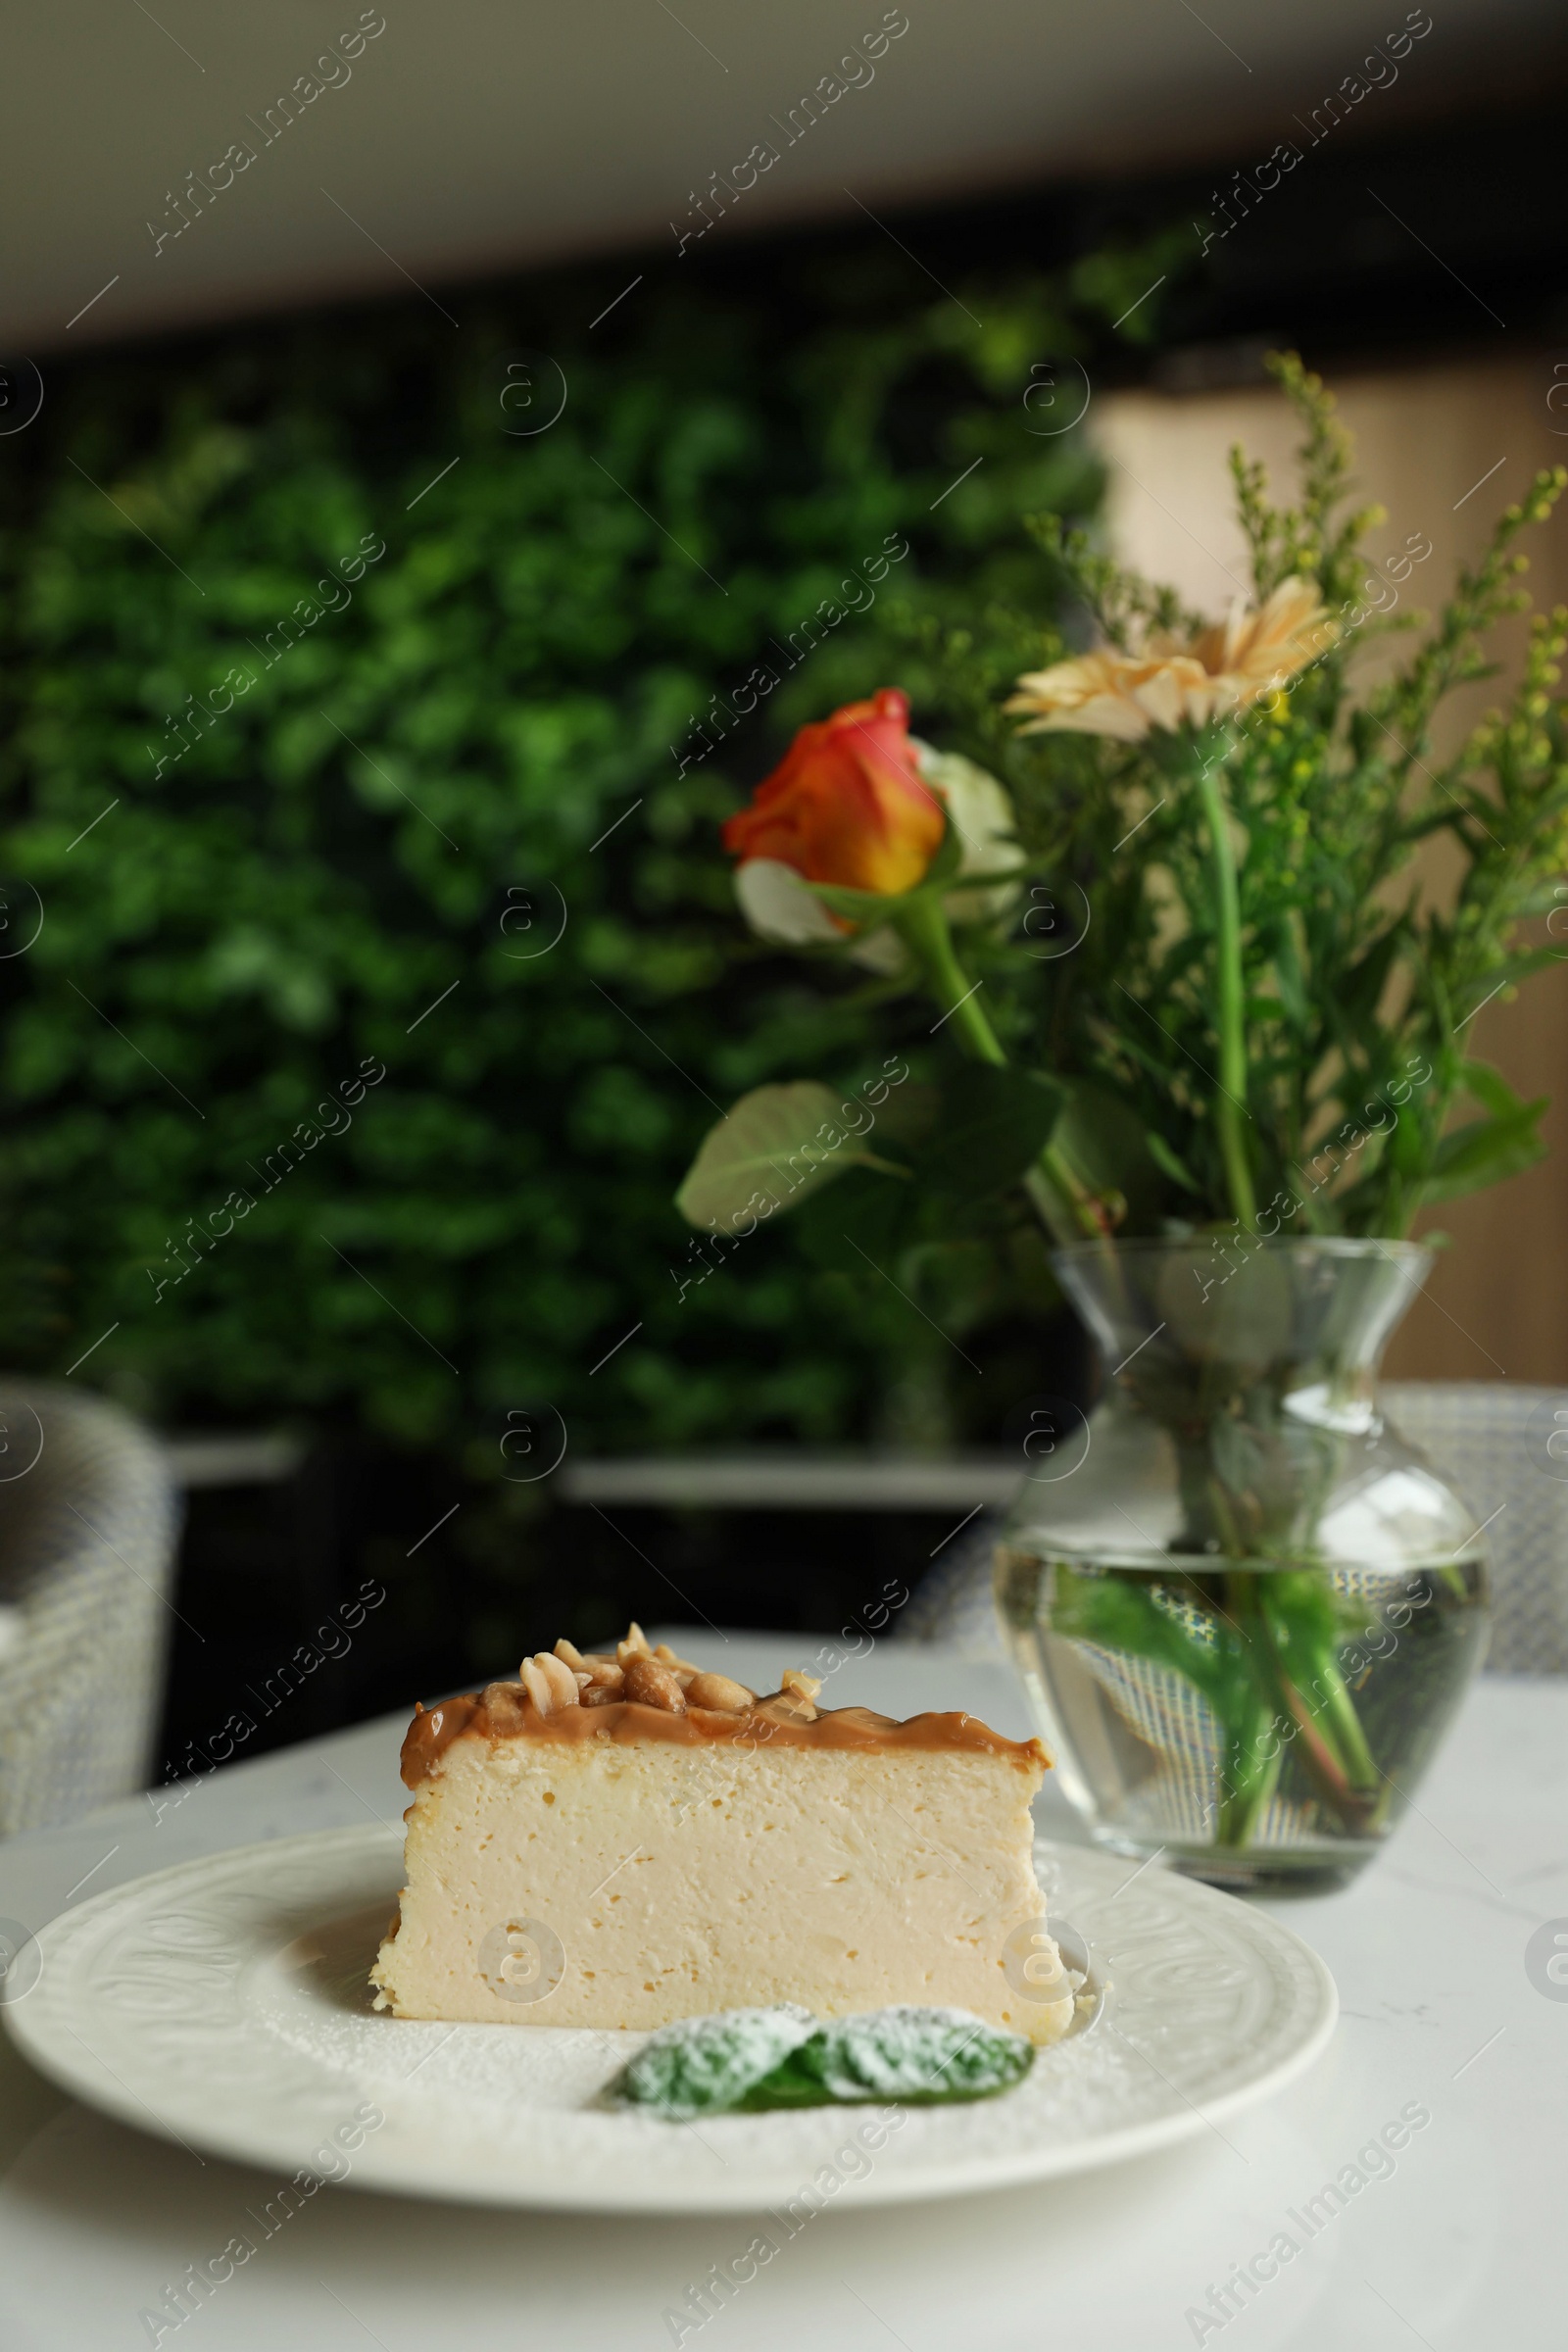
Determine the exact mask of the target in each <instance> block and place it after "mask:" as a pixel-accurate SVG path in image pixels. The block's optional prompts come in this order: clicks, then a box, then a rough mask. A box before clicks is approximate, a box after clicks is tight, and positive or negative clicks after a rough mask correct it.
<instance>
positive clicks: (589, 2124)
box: [3, 1825, 1339, 2213]
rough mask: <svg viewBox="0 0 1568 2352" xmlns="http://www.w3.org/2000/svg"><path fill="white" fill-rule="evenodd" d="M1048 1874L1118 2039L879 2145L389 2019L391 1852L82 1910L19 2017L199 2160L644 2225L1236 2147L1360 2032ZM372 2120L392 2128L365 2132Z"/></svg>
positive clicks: (1131, 1901) (1212, 1905) (1239, 1933)
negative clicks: (653, 2107)
mask: <svg viewBox="0 0 1568 2352" xmlns="http://www.w3.org/2000/svg"><path fill="white" fill-rule="evenodd" d="M1037 1864H1038V1868H1039V1872H1040V1883H1041V1885H1042V1887H1044V1888H1045V1890H1046V1894H1047V1900H1048V1907H1049V1910H1050V1912H1051V1915H1052V1920H1053V1924H1054V1925H1056V1924H1058V1923H1060V1922H1064V1921H1065V1922H1070V1923H1071V1926H1072V1928H1073V1929H1074V1930H1076V1932H1077V1935H1078V1936H1079V1937H1081V1938H1082V1939H1083V1941H1084V1943H1085V1944H1086V1945H1087V1947H1088V1952H1089V1958H1090V1972H1091V1974H1090V1982H1091V1986H1092V1988H1094V1989H1097V1990H1099V1991H1100V1992H1101V1993H1102V1995H1103V1997H1102V2000H1101V2002H1100V2006H1099V2009H1098V2011H1097V2013H1096V2014H1095V2016H1094V2019H1093V2022H1092V2023H1091V2024H1090V2025H1089V2027H1088V2028H1087V2029H1086V2030H1081V2031H1079V2032H1077V2033H1076V2034H1073V2035H1071V2036H1069V2038H1068V2039H1067V2040H1065V2041H1063V2042H1060V2043H1058V2044H1056V2045H1055V2046H1054V2048H1052V2049H1049V2050H1044V2051H1042V2052H1041V2054H1040V2056H1039V2057H1038V2059H1037V2060H1036V2062H1035V2065H1034V2067H1033V2069H1032V2070H1031V2072H1030V2074H1029V2076H1028V2078H1027V2079H1026V2081H1025V2082H1023V2083H1022V2084H1020V2086H1019V2087H1018V2088H1017V2089H1016V2090H1014V2091H1011V2092H1009V2093H1007V2094H1006V2095H1005V2096H1004V2097H1001V2098H996V2099H986V2100H980V2101H977V2102H975V2103H973V2104H970V2105H963V2106H954V2107H915V2108H903V2109H896V2110H892V2111H891V2113H892V2114H893V2116H894V2118H895V2119H896V2120H895V2122H894V2125H893V2128H892V2129H891V2130H883V2131H881V2133H880V2135H879V2133H878V2131H877V2130H876V2129H875V2125H874V2122H872V2120H871V2119H875V2118H876V2117H878V2116H880V2115H881V2114H883V2113H884V2111H883V2110H880V2109H875V2108H827V2109H824V2108H817V2109H807V2110H803V2111H797V2112H793V2113H782V2114H774V2115H749V2116H717V2117H705V2118H704V2119H703V2121H702V2123H701V2124H700V2125H695V2124H693V2125H678V2124H668V2123H663V2122H661V2121H659V2120H657V2119H656V2118H654V2117H650V2116H643V2115H628V2114H617V2113H613V2112H611V2111H609V2110H606V2109H603V2108H601V2107H598V2106H596V2105H595V2104H593V2102H594V2100H595V2097H596V2094H597V2093H598V2092H599V2090H600V2089H601V2088H602V2087H603V2085H604V2084H605V2083H606V2082H608V2081H609V2080H610V2078H611V2076H612V2075H613V2074H614V2073H615V2072H616V2071H617V2070H618V2069H619V2067H620V2066H622V2065H623V2064H624V2062H625V2060H626V2058H627V2057H628V2056H629V2055H630V2053H631V2052H632V2051H633V2050H634V2049H636V2048H637V2047H638V2046H639V2044H640V2041H641V2039H642V2038H643V2037H642V2036H640V2035H637V2034H594V2033H584V2032H577V2031H567V2030H563V2029H559V2028H551V2027H546V2026H533V2025H527V2026H471V2025H464V2026H448V2025H424V2024H417V2023H414V2022H412V2021H407V2020H402V2019H398V2018H392V2017H387V2016H380V2015H377V2014H375V2013H374V2012H373V2011H372V2010H371V2008H370V2005H369V1993H368V1986H367V1984H366V1974H367V1971H368V1968H369V1965H370V1962H371V1959H372V1958H373V1956H374V1952H375V1947H376V1944H377V1942H378V1940H379V1938H380V1936H381V1934H382V1932H383V1930H384V1928H385V1926H386V1922H387V1919H388V1917H389V1915H390V1913H391V1910H392V1907H393V1904H394V1901H395V1899H396V1895H397V1891H398V1888H399V1887H400V1885H401V1884H402V1877H403V1870H402V1839H401V1838H400V1837H399V1836H398V1835H396V1834H394V1833H389V1832H387V1831H384V1830H379V1829H375V1828H373V1827H371V1826H369V1825H367V1827H366V1828H365V1829H363V1830H361V1829H352V1830H329V1831H326V1832H323V1833H321V1834H319V1835H317V1836H313V1837H304V1838H280V1839H278V1840H277V1841H276V1842H274V1843H271V1844H267V1845H252V1846H242V1847H238V1848H236V1849H235V1850H233V1851H232V1852H229V1853H224V1854H216V1855H212V1856H209V1857H208V1858H207V1859H205V1860H203V1861H198V1862H188V1863H183V1864H181V1865H180V1866H179V1867H178V1868H177V1869H174V1870H166V1871H160V1872H159V1873H158V1874H157V1875H156V1876H155V1877H152V1878H145V1879H136V1880H134V1881H133V1882H131V1884H129V1885H128V1886H124V1887H115V1888H114V1889H113V1890H112V1891H111V1892H109V1893H107V1894H102V1895H99V1896H98V1897H97V1898H96V1899H95V1900H94V1901H92V1902H88V1903H83V1904H82V1905H81V1907H80V1909H79V1910H74V1911H71V1912H68V1913H66V1914H65V1915H63V1916H62V1917H61V1918H59V1919H57V1920H55V1921H54V1922H53V1923H52V1924H51V1925H50V1926H49V1927H47V1928H45V1929H44V1930H43V1932H42V1934H41V1936H40V1937H39V1944H40V1946H41V1972H40V1974H39V1977H38V1980H37V1982H36V1984H35V1985H33V1987H32V1989H31V1991H30V1992H29V1993H28V1994H27V1995H26V1997H25V1999H23V2000H20V2001H18V2002H16V2003H15V2004H14V2005H12V2006H9V2007H7V2008H6V2009H5V2010H4V2012H3V2014H4V2017H5V2021H6V2024H7V2026H8V2027H9V2029H10V2031H11V2033H12V2034H13V2036H14V2037H15V2039H16V2040H17V2042H18V2043H19V2044H20V2046H21V2048H22V2049H23V2051H24V2052H25V2055H26V2056H27V2057H28V2058H30V2059H31V2060H32V2062H33V2063H34V2065H36V2066H37V2067H39V2068H41V2070H42V2071H43V2072H44V2073H45V2074H47V2075H50V2076H52V2077H53V2078H54V2080H55V2081H56V2082H59V2083H62V2084H63V2085H64V2086H65V2088H66V2089H68V2090H70V2091H73V2092H74V2093H75V2094H76V2096H77V2097H79V2098H82V2099H85V2100H87V2101H89V2102H90V2104H92V2105H93V2106H95V2107H101V2108H103V2109H105V2110H106V2111H107V2112H108V2113H109V2114H111V2115H114V2116H117V2117H119V2118H120V2120H121V2121H122V2122H123V2123H127V2124H133V2125H136V2126H139V2127H140V2128H141V2129H143V2130H146V2131H159V2132H162V2133H163V2134H164V2135H165V2136H166V2137H168V2138H171V2139H175V2140H179V2141H181V2142H183V2143H185V2144H186V2145H188V2146H190V2147H191V2148H193V2149H204V2150H206V2151H208V2152H209V2153H216V2154H218V2155H220V2156H227V2157H231V2158H233V2159H235V2160H236V2161H238V2162H241V2163H246V2164H256V2165H263V2166H266V2167H269V2168H271V2169H274V2170H277V2171H281V2172H283V2173H292V2172H294V2171H296V2170H299V2169H302V2168H304V2169H307V2170H310V2171H313V2172H316V2173H318V2174H322V2173H324V2174H326V2175H327V2176H328V2177H330V2178H334V2179H338V2178H345V2177H346V2178H348V2179H351V2180H353V2181H354V2183H355V2185H356V2186H358V2187H361V2188H379V2189H388V2190H392V2191H396V2192H401V2193H403V2194H408V2195H419V2196H436V2197H449V2198H455V2199H458V2200H461V2201H464V2202H467V2203H473V2204H485V2205H528V2206H557V2207H564V2208H569V2209H572V2210H576V2211H582V2212H592V2211H602V2212H612V2211H613V2212H620V2213H719V2212H737V2211H738V2212H755V2211H758V2210H760V2209H761V2208H763V2207H769V2206H771V2207H784V2208H788V2207H789V2206H790V2205H791V2204H792V2203H795V2202H797V2201H799V2200H800V2199H801V2198H802V2197H803V2196H806V2197H808V2198H809V2197H811V2196H814V2197H815V2198H816V2200H817V2202H818V2204H820V2202H821V2201H823V2200H825V2199H828V2198H837V2197H838V2196H839V2195H840V2194H841V2193H842V2195H843V2197H844V2200H845V2202H846V2203H850V2202H857V2203H865V2204H893V2203H898V2202H901V2201H903V2200H905V2199H907V2198H914V2197H929V2196H939V2195H942V2196H947V2195H953V2194H957V2193H960V2192H963V2191H966V2190H973V2189H982V2188H992V2187H998V2186H1002V2185H1005V2184H1007V2183H1011V2182H1015V2181H1021V2180H1046V2179H1049V2178H1051V2177H1052V2176H1053V2175H1054V2174H1063V2173H1080V2172H1084V2171H1086V2170H1088V2169H1089V2168H1090V2167H1091V2166H1095V2165H1102V2164H1111V2163H1114V2162H1116V2161H1118V2160H1119V2159H1120V2158H1122V2157H1125V2156H1136V2155H1142V2154H1144V2153H1145V2152H1146V2151H1148V2150H1150V2149H1152V2148H1159V2147H1165V2146H1168V2145H1169V2144H1170V2143H1171V2142H1172V2141H1174V2140H1179V2139H1185V2138H1187V2137H1188V2136H1189V2135H1190V2134H1192V2133H1194V2132H1198V2131H1204V2130H1205V2129H1206V2128H1208V2127H1209V2126H1210V2125H1214V2126H1218V2125H1221V2124H1222V2123H1223V2122H1224V2120H1225V2118H1226V2117H1227V2116H1229V2115H1232V2114H1234V2113H1235V2112H1236V2110H1237V2109H1238V2108H1241V2107H1244V2106H1248V2105H1250V2104H1251V2103H1252V2102H1253V2101H1254V2100H1257V2099H1261V2098H1264V2097H1266V2096H1267V2095H1268V2094H1269V2093H1270V2092H1271V2091H1275V2090H1278V2089H1279V2088H1280V2087H1281V2086H1282V2084H1284V2083H1286V2082H1289V2081H1290V2080H1291V2079H1292V2078H1293V2077H1294V2076H1295V2075H1297V2074H1299V2072H1300V2071H1301V2069H1302V2068H1303V2067H1305V2066H1307V2065H1308V2064H1309V2063H1310V2062H1311V2060H1312V2059H1313V2058H1314V2057H1315V2056H1316V2054H1317V2053H1318V2051H1319V2050H1321V2049H1322V2047H1323V2045H1324V2043H1325V2042H1326V2041H1327V2039H1328V2037H1329V2035H1330V2034H1331V2033H1332V2032H1333V2030H1334V2021H1335V2018H1336V2016H1337V2014H1338V2009H1339V2002H1338V1997H1337V1995H1336V1993H1335V1989H1334V1982H1333V1979H1332V1978H1331V1977H1330V1975H1329V1973H1328V1970H1327V1969H1326V1968H1325V1967H1324V1965H1323V1963H1322V1961H1321V1960H1319V1959H1318V1957H1317V1955H1316V1954H1315V1953H1314V1952H1312V1951H1309V1950H1308V1948H1307V1946H1306V1945H1305V1944H1304V1943H1302V1942H1301V1941H1300V1939H1299V1937H1298V1936H1293V1935H1292V1934H1291V1933H1290V1931H1289V1930H1288V1929H1286V1928H1283V1927H1281V1926H1279V1925H1278V1923H1277V1922H1276V1921H1274V1920H1272V1919H1270V1918H1268V1917H1267V1916H1266V1914H1264V1913H1262V1912H1258V1911H1253V1910H1250V1909H1249V1908H1248V1907H1247V1906H1246V1905H1245V1904H1243V1903H1240V1902H1237V1901H1235V1900H1233V1899H1232V1898H1231V1897H1230V1896H1228V1895H1222V1894H1216V1893H1214V1892H1213V1891H1211V1890H1210V1889H1209V1888H1208V1887H1199V1886H1195V1885H1193V1884H1192V1883H1190V1882H1189V1881H1187V1880H1184V1879H1178V1878H1174V1877H1171V1876H1169V1875H1167V1874H1165V1873H1163V1872H1161V1871H1159V1870H1148V1869H1145V1870H1141V1871H1135V1869H1134V1867H1133V1865H1131V1864H1129V1863H1127V1862H1124V1861H1121V1860H1119V1859H1117V1858H1116V1857H1114V1856H1108V1855H1104V1854H1100V1853H1094V1852H1089V1851H1085V1850H1082V1849H1080V1848H1077V1847H1069V1846H1050V1845H1042V1846H1040V1847H1039V1848H1038V1849H1037ZM366 2110H368V2111H369V2112H370V2114H371V2115H379V2116H381V2117H383V2118H384V2121H382V2122H381V2123H379V2124H373V2123H372V2124H371V2125H370V2128H369V2129H367V2128H366V2121H367V2119H366V2115H365V2112H364V2111H366ZM357 2117H358V2120H356V2119H357ZM868 2122H871V2128H870V2129H869V2130H866V2131H862V2130H861V2128H862V2127H863V2126H866V2125H867V2124H868ZM857 2133H859V2134H860V2136H859V2137H858V2139H857V2137H856V2136H855V2135H856V2134H857ZM879 2136H880V2144H875V2143H876V2142H877V2141H878V2138H879ZM807 2209H808V2210H810V2209H811V2207H810V2205H809V2204H808V2208H807Z"/></svg>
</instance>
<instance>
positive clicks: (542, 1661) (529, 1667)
mask: <svg viewBox="0 0 1568 2352" xmlns="http://www.w3.org/2000/svg"><path fill="white" fill-rule="evenodd" d="M517 1679H518V1681H519V1682H520V1683H521V1684H522V1687H523V1689H524V1690H525V1691H527V1693H528V1696H529V1697H530V1698H531V1699H532V1700H533V1703H534V1705H535V1706H536V1707H537V1708H538V1710H539V1712H540V1714H541V1715H550V1714H553V1713H554V1712H555V1710H556V1708H557V1707H574V1706H575V1705H576V1704H577V1678H576V1676H575V1675H574V1674H573V1673H572V1671H571V1668H570V1667H569V1666H567V1665H566V1664H565V1663H564V1660H562V1659H561V1658H553V1657H552V1656H551V1655H550V1652H549V1651H548V1650H545V1649H541V1650H538V1651H536V1652H535V1654H534V1655H533V1656H532V1657H531V1658H524V1659H523V1661H522V1665H521V1668H520V1670H519V1672H518V1678H517Z"/></svg>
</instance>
